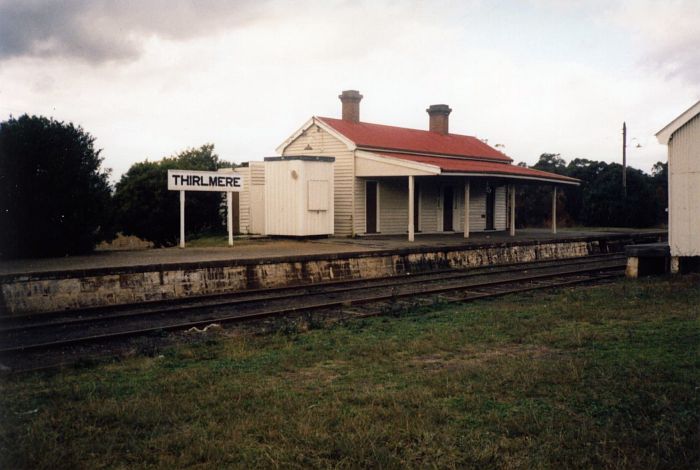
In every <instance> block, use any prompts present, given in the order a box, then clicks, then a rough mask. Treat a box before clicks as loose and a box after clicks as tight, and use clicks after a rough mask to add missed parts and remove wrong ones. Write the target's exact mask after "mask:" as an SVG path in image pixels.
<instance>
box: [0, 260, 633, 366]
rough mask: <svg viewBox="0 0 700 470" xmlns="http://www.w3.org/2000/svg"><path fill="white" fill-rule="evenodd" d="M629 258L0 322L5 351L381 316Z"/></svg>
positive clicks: (591, 270)
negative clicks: (315, 317)
mask: <svg viewBox="0 0 700 470" xmlns="http://www.w3.org/2000/svg"><path fill="white" fill-rule="evenodd" d="M624 264H625V259H624V256H621V255H597V256H587V257H583V258H575V259H568V260H557V261H538V262H532V263H520V264H516V265H508V266H495V267H490V268H482V269H472V270H442V271H433V272H428V273H419V274H413V275H403V276H392V277H382V278H374V279H359V280H350V281H335V282H325V283H318V284H314V285H304V286H293V287H284V288H273V289H259V290H250V291H242V292H237V293H233V294H226V295H216V296H207V297H198V298H190V299H183V300H180V301H159V302H152V303H149V304H137V305H128V306H121V307H109V308H95V309H85V310H82V311H74V312H69V313H65V312H61V313H53V314H41V315H31V316H23V317H17V318H6V319H3V320H2V321H1V322H0V357H2V358H3V360H5V359H6V358H8V357H10V358H11V357H12V356H14V355H18V354H26V353H29V352H32V351H46V350H58V349H61V348H66V347H71V346H77V345H81V344H86V343H99V342H101V341H109V340H117V339H123V338H128V337H134V336H140V335H148V334H153V333H160V332H164V331H174V330H183V329H188V328H192V327H202V326H205V325H209V324H212V323H219V324H221V323H232V322H242V321H246V320H255V319H263V318H269V317H274V316H280V315H285V314H290V313H292V314H298V313H302V312H312V311H324V312H326V313H330V314H335V315H338V316H343V315H345V316H356V317H357V316H372V315H379V314H382V313H385V312H388V311H392V310H395V309H397V308H402V307H403V306H404V305H406V306H411V305H417V304H418V305H420V304H428V303H434V302H435V301H440V302H465V301H469V300H475V299H482V298H488V297H494V296H498V295H505V294H510V293H516V292H523V291H528V290H535V289H543V288H550V287H556V286H565V285H572V284H579V283H584V282H595V281H599V280H603V279H610V278H613V277H618V276H620V275H621V274H622V273H623V271H624Z"/></svg>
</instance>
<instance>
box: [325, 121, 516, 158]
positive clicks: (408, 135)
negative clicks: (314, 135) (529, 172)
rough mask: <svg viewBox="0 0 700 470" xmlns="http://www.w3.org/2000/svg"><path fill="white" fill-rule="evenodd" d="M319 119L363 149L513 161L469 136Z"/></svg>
mask: <svg viewBox="0 0 700 470" xmlns="http://www.w3.org/2000/svg"><path fill="white" fill-rule="evenodd" d="M318 119H320V120H321V121H323V122H324V123H326V124H328V125H329V126H331V127H332V128H333V129H335V130H336V131H338V132H340V133H341V134H343V135H344V136H345V137H347V138H348V139H350V140H351V141H353V142H355V145H357V146H358V147H362V148H367V149H375V150H377V149H384V150H403V151H404V152H419V153H431V154H438V155H453V156H459V157H472V158H481V159H487V160H494V161H499V162H512V161H513V159H512V158H510V157H508V156H507V155H504V154H503V153H501V152H499V151H498V150H496V149H495V148H493V147H490V146H489V145H487V144H485V143H484V142H482V141H480V140H479V139H477V138H476V137H471V136H468V135H458V134H447V135H443V134H439V133H437V132H430V131H421V130H418V129H407V128H405V127H394V126H384V125H381V124H369V123H366V122H357V123H356V122H350V121H343V120H342V119H333V118H326V117H319V118H318Z"/></svg>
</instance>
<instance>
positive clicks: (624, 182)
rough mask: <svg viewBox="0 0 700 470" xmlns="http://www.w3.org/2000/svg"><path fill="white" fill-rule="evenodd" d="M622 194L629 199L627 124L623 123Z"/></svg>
mask: <svg viewBox="0 0 700 470" xmlns="http://www.w3.org/2000/svg"><path fill="white" fill-rule="evenodd" d="M622 192H623V193H624V195H625V197H627V124H626V123H625V122H624V121H623V122H622Z"/></svg>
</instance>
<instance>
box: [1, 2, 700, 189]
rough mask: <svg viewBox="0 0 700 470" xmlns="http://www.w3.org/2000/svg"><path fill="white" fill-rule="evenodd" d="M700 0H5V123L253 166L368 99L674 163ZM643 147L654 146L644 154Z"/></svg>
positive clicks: (562, 146) (384, 116)
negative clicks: (49, 125) (667, 133)
mask: <svg viewBox="0 0 700 470" xmlns="http://www.w3.org/2000/svg"><path fill="white" fill-rule="evenodd" d="M698 25H700V1H697V0H688V1H673V0H666V1H645V0H633V1H610V0H609V1H595V0H591V1H575V0H571V1H563V0H562V1H556V0H532V1H526V0H522V1H516V0H513V1H500V2H496V1H485V0H484V1H468V0H464V1H430V2H428V1H425V2H419V1H378V0H373V1H366V2H365V1H333V0H322V1H274V0H272V1H263V0H252V1H244V0H241V1H214V0H208V1H207V0H200V1H194V0H192V1H187V0H152V1H149V0H133V1H132V0H122V1H110V0H65V1H59V0H55V1H47V0H17V1H8V0H0V118H1V119H2V120H5V119H6V118H7V117H9V115H14V116H19V115H21V114H24V113H29V114H39V115H45V116H51V117H53V118H55V119H58V120H62V121H71V122H73V123H75V124H79V125H81V126H82V127H83V128H84V129H85V130H87V131H88V132H90V133H91V134H92V135H94V136H95V137H96V138H97V146H98V148H102V149H104V150H103V156H104V157H105V165H106V166H107V167H109V168H112V169H113V177H114V179H117V178H118V177H119V176H120V175H121V174H122V173H123V172H125V171H126V170H127V169H128V168H129V166H130V165H131V164H132V163H135V162H137V161H143V160H145V159H146V158H148V159H150V160H157V159H160V158H162V157H164V156H169V155H172V154H174V153H176V152H178V151H180V150H183V149H185V148H187V147H198V146H200V145H202V144H204V143H209V142H211V143H213V144H215V146H216V150H217V152H218V154H219V156H220V157H221V158H223V159H227V160H233V161H236V162H243V161H249V160H260V159H262V157H264V156H270V155H274V154H275V148H276V147H277V145H279V144H280V143H281V142H282V141H284V140H285V139H286V138H287V137H288V136H289V135H290V134H292V133H293V132H294V131H295V130H296V129H297V128H298V127H300V126H301V125H302V124H303V123H304V122H305V121H306V120H307V119H308V118H309V117H311V116H312V115H317V116H329V117H339V116H340V101H339V100H338V94H339V93H340V91H341V90H344V89H358V90H360V92H361V93H362V94H363V95H364V100H363V101H362V103H361V111H360V113H361V119H362V120H363V121H366V122H374V123H380V124H390V125H397V126H405V127H413V128H418V129H426V128H427V125H428V116H427V114H426V112H425V109H426V108H427V107H428V105H430V104H436V103H446V104H449V105H450V107H451V108H452V109H453V111H452V114H451V116H450V119H451V122H450V130H451V131H452V132H454V133H460V134H468V135H475V136H477V137H479V138H481V139H488V142H489V144H491V145H495V144H502V145H504V146H505V147H504V151H505V153H507V154H508V155H510V156H511V157H512V158H514V159H515V161H516V162H518V161H525V162H527V163H529V164H532V163H534V162H536V161H537V158H538V157H539V155H540V154H541V153H543V152H553V153H560V154H561V155H562V157H564V158H565V159H566V160H570V159H571V158H576V157H581V158H589V159H596V160H606V161H614V160H617V161H619V160H620V159H621V126H622V121H627V126H628V139H629V144H630V146H629V151H628V155H629V161H630V164H631V165H632V166H635V167H638V168H642V169H644V170H647V171H648V170H649V169H650V168H651V165H652V164H653V163H654V162H656V161H659V160H663V161H665V160H666V150H665V147H662V146H661V145H659V144H657V142H656V139H655V138H654V133H655V132H657V131H658V130H660V129H661V128H662V127H663V126H664V125H666V124H667V123H668V122H669V121H670V120H671V119H673V118H675V117H676V116H677V115H679V114H680V113H681V112H682V111H684V110H685V109H687V108H688V107H690V106H691V105H692V104H693V103H695V102H696V101H697V100H698V99H700V46H699V45H700V26H698ZM637 144H639V145H641V148H637V147H636V145H637Z"/></svg>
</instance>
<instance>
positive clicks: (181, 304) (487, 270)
mask: <svg viewBox="0 0 700 470" xmlns="http://www.w3.org/2000/svg"><path fill="white" fill-rule="evenodd" d="M624 257H625V255H624V253H600V254H595V255H586V256H577V257H572V258H560V259H550V260H535V261H527V262H520V263H504V264H499V265H495V266H479V267H474V268H464V269H437V270H431V271H424V272H416V273H405V274H396V275H390V276H377V277H373V278H369V279H368V278H357V279H339V280H335V281H323V282H318V283H314V284H308V283H303V284H302V283H299V284H290V285H285V286H278V287H265V288H256V289H245V290H240V291H235V292H222V293H216V294H204V295H194V296H188V297H183V298H177V299H159V300H149V301H143V302H136V303H126V304H118V305H103V306H95V307H85V308H80V309H72V310H54V311H50V312H41V313H33V314H22V315H15V316H6V317H2V318H0V325H2V324H3V323H5V324H6V323H13V322H30V321H33V320H36V319H40V318H44V317H47V318H55V317H59V316H62V315H71V316H75V315H84V314H89V313H91V312H109V311H114V310H125V309H144V308H149V309H152V307H155V306H159V305H162V306H165V307H167V306H174V309H183V308H185V307H187V305H186V304H189V303H196V302H201V301H209V300H216V299H220V298H226V297H241V296H246V295H251V294H256V293H264V294H265V295H266V296H269V295H270V293H274V292H281V291H285V290H291V289H300V288H302V289H315V288H323V287H326V286H334V285H341V286H342V285H344V284H355V283H366V282H372V281H382V280H396V279H407V278H409V277H410V278H414V279H415V278H416V277H418V276H433V275H436V274H450V273H457V274H461V273H465V274H466V275H467V276H477V275H487V274H497V273H500V272H509V271H513V270H522V268H526V267H528V266H530V267H531V268H530V269H545V268H547V267H550V266H556V265H561V264H575V263H578V262H582V263H595V262H600V260H603V259H608V260H611V259H618V258H619V259H623V258H624ZM513 268H515V269H513ZM362 288H364V287H362ZM292 297H293V295H292ZM196 307H197V306H195V308H196ZM1 331H4V330H3V329H2V328H0V332H1Z"/></svg>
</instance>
